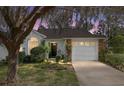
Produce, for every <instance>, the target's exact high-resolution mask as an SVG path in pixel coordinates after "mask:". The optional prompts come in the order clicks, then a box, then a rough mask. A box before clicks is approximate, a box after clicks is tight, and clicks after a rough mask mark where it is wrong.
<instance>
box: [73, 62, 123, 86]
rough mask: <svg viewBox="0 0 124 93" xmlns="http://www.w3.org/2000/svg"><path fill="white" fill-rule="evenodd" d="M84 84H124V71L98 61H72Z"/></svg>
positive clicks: (79, 78)
mask: <svg viewBox="0 0 124 93" xmlns="http://www.w3.org/2000/svg"><path fill="white" fill-rule="evenodd" d="M72 64H73V67H74V69H75V71H76V75H77V78H78V80H79V82H80V85H82V86H85V85H86V86H110V85H111V86H122V85H124V72H120V71H118V70H116V69H114V68H112V67H110V66H108V65H105V64H103V63H100V62H97V61H84V62H83V61H82V62H72Z"/></svg>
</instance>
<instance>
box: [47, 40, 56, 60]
mask: <svg viewBox="0 0 124 93" xmlns="http://www.w3.org/2000/svg"><path fill="white" fill-rule="evenodd" d="M50 46H51V52H50V55H49V57H50V58H55V57H56V55H57V43H55V42H54V43H50Z"/></svg>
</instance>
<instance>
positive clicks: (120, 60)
mask: <svg viewBox="0 0 124 93" xmlns="http://www.w3.org/2000/svg"><path fill="white" fill-rule="evenodd" d="M106 62H107V63H110V64H111V65H113V66H118V65H122V64H124V54H107V55H106Z"/></svg>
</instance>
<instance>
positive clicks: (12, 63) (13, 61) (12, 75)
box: [7, 51, 19, 84]
mask: <svg viewBox="0 0 124 93" xmlns="http://www.w3.org/2000/svg"><path fill="white" fill-rule="evenodd" d="M18 54H19V51H18V52H16V53H15V52H13V53H11V54H9V56H8V71H7V84H11V83H15V82H16V80H17V57H18Z"/></svg>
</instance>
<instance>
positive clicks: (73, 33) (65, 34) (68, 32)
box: [38, 29, 104, 39]
mask: <svg viewBox="0 0 124 93" xmlns="http://www.w3.org/2000/svg"><path fill="white" fill-rule="evenodd" d="M38 32H40V33H41V34H43V35H45V36H46V37H47V39H60V38H82V37H91V38H96V37H97V38H104V36H103V35H94V34H91V33H90V32H88V31H83V30H82V29H61V30H58V29H44V30H43V29H40V30H39V31H38Z"/></svg>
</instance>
